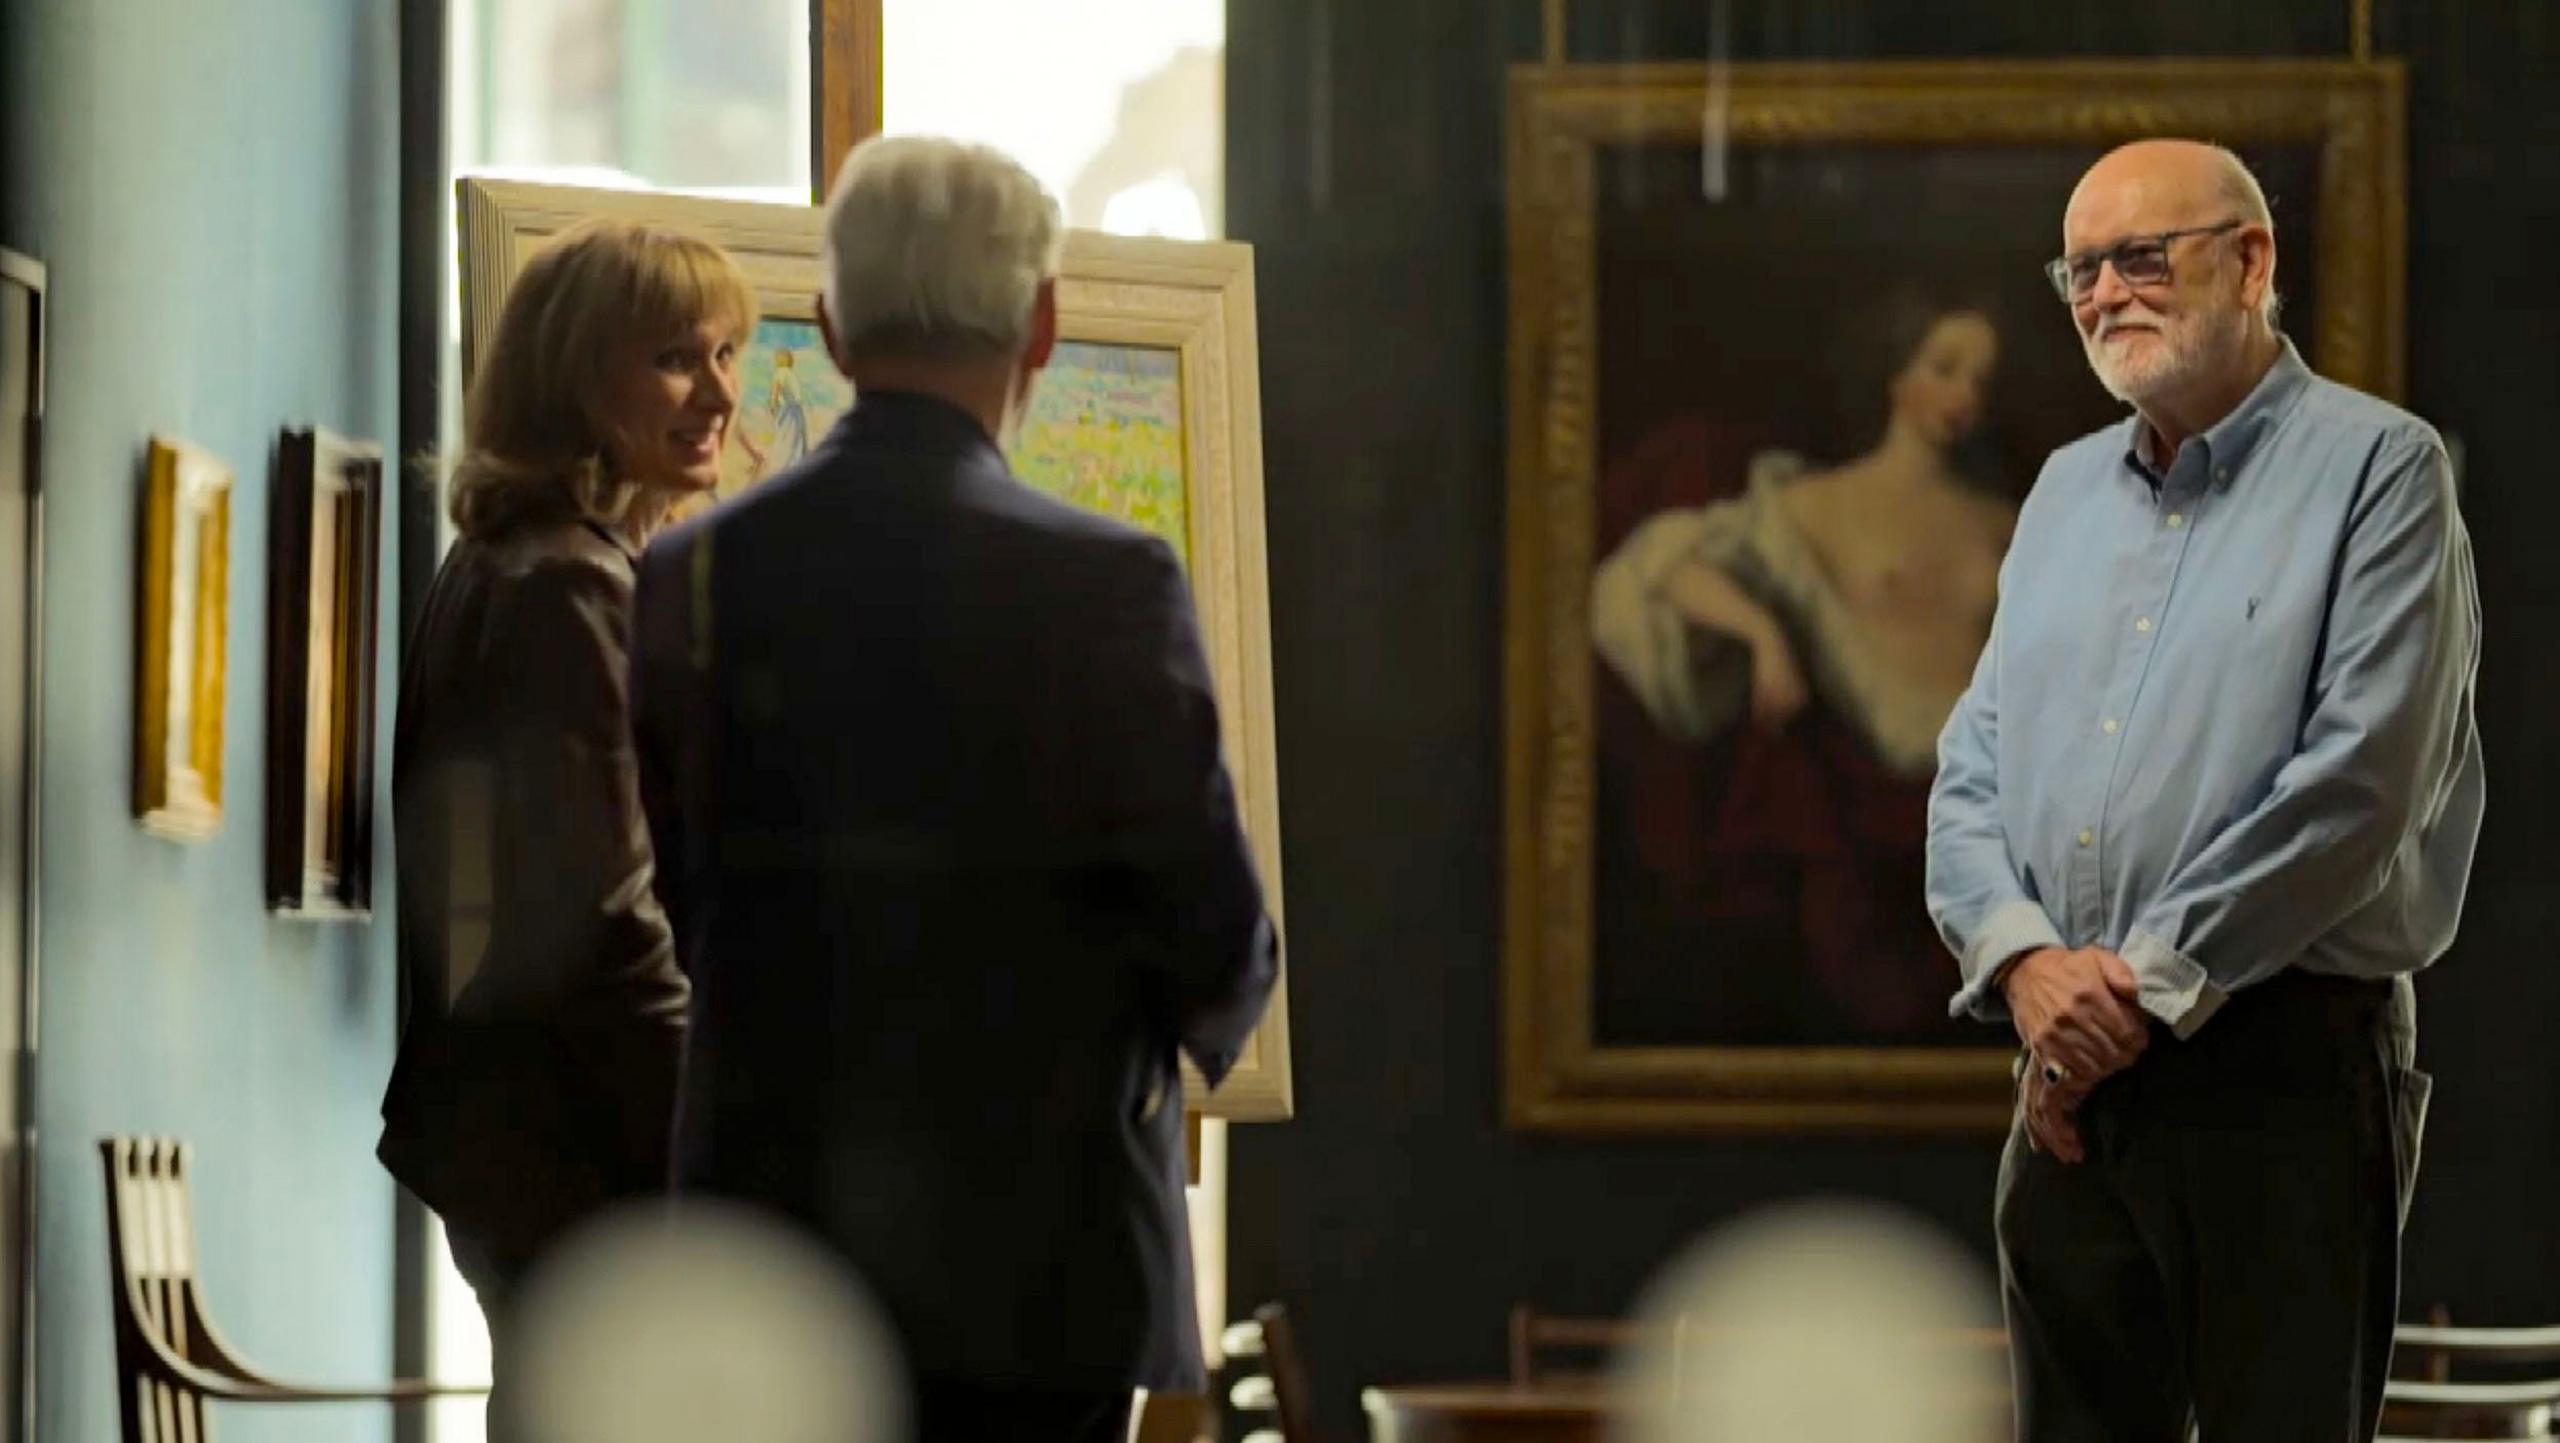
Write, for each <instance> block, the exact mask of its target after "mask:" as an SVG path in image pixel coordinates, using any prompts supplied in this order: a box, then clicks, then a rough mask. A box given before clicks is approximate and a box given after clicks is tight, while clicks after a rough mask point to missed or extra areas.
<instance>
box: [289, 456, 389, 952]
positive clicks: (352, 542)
mask: <svg viewBox="0 0 2560 1443" xmlns="http://www.w3.org/2000/svg"><path fill="white" fill-rule="evenodd" d="M276 458H277V461H276V486H275V502H274V515H273V519H272V521H271V522H270V528H269V531H268V543H267V545H268V568H267V588H268V590H267V597H268V600H267V869H266V870H267V905H268V906H270V907H272V908H274V909H275V910H277V911H279V912H284V913H288V914H292V915H296V916H304V917H315V918H320V917H362V916H364V915H365V914H366V910H367V908H368V907H369V906H370V905H371V899H372V888H373V880H372V879H373V761H374V757H373V730H374V669H375V668H374V627H375V623H376V619H377V615H378V610H379V606H380V601H379V598H380V592H381V556H380V553H381V536H382V520H381V518H382V448H381V447H379V446H375V445H372V444H369V443H366V442H360V441H350V440H347V439H346V438H344V437H341V436H337V435H334V434H332V433H330V432H328V431H326V430H323V429H321V428H318V427H311V428H308V429H303V430H290V431H287V432H285V433H284V435H283V437H282V439H281V440H280V442H279V443H278V445H277V449H276Z"/></svg>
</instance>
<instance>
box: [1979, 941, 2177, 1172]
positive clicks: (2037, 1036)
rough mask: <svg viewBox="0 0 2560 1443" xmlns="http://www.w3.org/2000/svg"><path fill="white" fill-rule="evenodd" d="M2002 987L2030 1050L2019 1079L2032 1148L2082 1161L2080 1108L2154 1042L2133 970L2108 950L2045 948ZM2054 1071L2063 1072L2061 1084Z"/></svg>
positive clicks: (2014, 967)
mask: <svg viewBox="0 0 2560 1443" xmlns="http://www.w3.org/2000/svg"><path fill="white" fill-rule="evenodd" d="M2000 990H2001V991H2002V992H2003V993H2005V994H2007V996H2008V999H2009V1016H2010V1017H2011V1018H2012V1019H2013V1020H2014V1021H2015V1022H2016V1024H2017V1028H2018V1037H2019V1040H2020V1041H2023V1042H2024V1043H2026V1045H2027V1051H2028V1053H2029V1056H2028V1059H2027V1070H2026V1076H2025V1078H2024V1079H2022V1080H2021V1082H2020V1086H2021V1087H2022V1088H2023V1089H2024V1096H2025V1101H2026V1109H2025V1110H2026V1119H2027V1142H2028V1145H2029V1146H2031V1147H2034V1148H2037V1149H2038V1150H2040V1151H2043V1152H2049V1153H2051V1154H2053V1155H2054V1156H2055V1157H2056V1158H2058V1159H2060V1160H2061V1161H2063V1162H2067V1163H2076V1162H2079V1161H2080V1160H2081V1159H2082V1158H2083V1157H2084V1156H2085V1155H2086V1154H2085V1153H2084V1151H2083V1150H2082V1148H2081V1144H2080V1123H2079V1112H2080V1104H2081V1103H2083V1102H2085V1101H2087V1100H2088V1097H2089V1093H2090V1091H2091V1090H2092V1089H2094V1088H2096V1087H2097V1085H2098V1084H2099V1083H2101V1082H2104V1081H2106V1080H2107V1079H2108V1078H2110V1077H2113V1076H2114V1075H2116V1074H2117V1073H2119V1072H2122V1071H2124V1070H2125V1069H2126V1068H2128V1067H2131V1066H2132V1065H2133V1060H2134V1059H2135V1058H2137V1057H2140V1056H2141V1055H2142V1049H2143V1048H2144V1047H2145V1046H2146V1045H2148V1044H2149V1043H2150V1041H2151V1024H2150V1021H2149V1018H2148V1017H2147V1016H2146V1014H2145V1013H2144V1012H2143V1010H2142V1008H2141V1007H2140V1005H2138V1004H2137V1003H2136V1002H2135V1000H2134V998H2135V995H2136V991H2137V987H2136V983H2135V980H2134V975H2133V969H2132V968H2131V967H2130V966H2128V965H2126V963H2125V960H2124V959H2123V958H2122V957H2119V956H2117V955H2116V954H2115V953H2113V952H2110V951H2108V950H2106V949H2105V948H2103V947H2082V948H2077V949H2070V948H2062V947H2039V948H2037V949H2036V950H2035V951H2033V952H2029V953H2027V954H2025V955H2024V956H2022V957H2020V958H2019V959H2018V960H2017V961H2016V962H2014V963H2012V964H2011V965H2010V967H2009V970H2008V971H2007V972H2006V973H2004V974H2002V976H2001V978H2000ZM2048 1068H2055V1069H2058V1070H2059V1071H2060V1073H2061V1078H2060V1080H2059V1081H2055V1080H2053V1079H2052V1078H2051V1077H2049V1076H2048V1075H2047V1069H2048Z"/></svg>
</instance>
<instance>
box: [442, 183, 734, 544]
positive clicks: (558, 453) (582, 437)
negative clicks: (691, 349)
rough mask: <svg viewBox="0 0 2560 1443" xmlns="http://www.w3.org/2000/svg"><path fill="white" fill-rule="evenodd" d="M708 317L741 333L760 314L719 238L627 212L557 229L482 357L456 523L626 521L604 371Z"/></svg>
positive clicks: (458, 466)
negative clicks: (611, 447) (606, 414)
mask: <svg viewBox="0 0 2560 1443" xmlns="http://www.w3.org/2000/svg"><path fill="white" fill-rule="evenodd" d="M706 321H710V322H715V323H716V322H721V321H728V322H733V323H735V325H736V327H737V332H738V337H739V340H740V341H741V343H743V342H744V341H745V339H746V337H747V335H748V334H749V333H750V332H751V331H753V330H754V328H755V323H756V299H755V291H754V289H753V288H752V287H750V286H749V285H748V284H747V278H746V276H745V275H744V274H743V273H742V272H740V271H739V269H738V264H737V262H736V261H734V260H731V259H730V258H729V253H728V252H726V251H724V250H722V249H721V248H720V247H718V246H716V245H713V244H712V243H711V242H709V241H706V240H701V239H697V238H696V237H693V236H689V235H682V234H679V233H677V232H674V231H668V230H662V229H659V228H657V227H654V226H646V225H637V224H634V223H632V222H629V221H616V220H589V221H583V222H580V223H579V224H577V225H575V226H572V227H570V228H569V229H567V230H565V231H563V232H561V233H560V235H559V236H558V237H556V238H555V239H553V240H552V241H551V243H550V244H548V245H546V246H544V247H543V248H542V249H541V250H540V251H539V252H537V253H536V254H535V255H534V257H533V259H531V260H529V261H527V262H526V263H525V267H524V270H523V271H522V272H521V273H520V274H518V275H517V276H516V279H515V285H514V286H513V287H512V288H511V289H510V290H509V291H508V292H507V301H506V305H505V306H504V307H503V308H502V309H501V310H500V311H499V313H498V325H497V329H496V330H495V331H494V332H492V333H491V335H490V337H489V343H488V347H487V349H486V350H485V351H484V352H483V353H482V354H481V355H480V356H479V357H477V358H476V363H475V368H474V374H473V376H472V378H471V390H470V392H469V394H468V395H467V396H466V397H465V398H464V401H463V410H462V459H461V460H460V461H458V462H456V463H455V465H454V468H453V481H452V492H451V496H450V498H449V502H448V504H449V505H450V507H451V509H452V513H453V524H454V525H455V526H456V527H458V528H460V530H461V531H462V534H463V535H465V536H487V535H490V534H492V533H494V532H497V531H501V530H504V529H505V528H507V527H509V526H511V525H514V524H516V523H517V522H519V521H523V520H527V519H531V518H534V517H549V516H584V517H588V518H591V519H593V520H596V521H601V522H603V523H605V524H607V525H614V524H618V523H619V522H621V521H622V520H623V519H624V518H625V517H626V516H628V515H629V514H630V512H631V510H632V507H633V504H634V503H635V501H637V500H638V499H639V493H640V488H639V487H638V486H637V485H635V484H634V483H633V482H631V481H630V480H629V479H628V478H625V477H620V476H616V475H615V474H613V469H612V463H611V460H610V453H609V451H608V450H607V447H606V441H607V440H608V437H607V435H606V422H605V421H603V420H602V419H601V418H602V414H603V393H604V386H605V380H606V370H607V367H608V366H609V365H610V364H611V362H612V361H613V359H614V358H615V357H617V356H621V355H626V354H628V353H629V350H630V348H631V347H632V346H633V345H634V344H640V345H649V344H654V343H655V342H657V341H658V340H659V339H660V338H662V337H675V336H680V335H683V334H684V333H685V332H687V331H689V330H691V329H692V328H693V327H695V326H699V325H701V324H703V323H704V322H706Z"/></svg>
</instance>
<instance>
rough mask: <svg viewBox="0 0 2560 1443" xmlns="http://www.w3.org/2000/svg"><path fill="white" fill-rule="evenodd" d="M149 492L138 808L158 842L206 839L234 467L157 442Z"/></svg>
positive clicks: (225, 626)
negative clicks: (162, 838)
mask: <svg viewBox="0 0 2560 1443" xmlns="http://www.w3.org/2000/svg"><path fill="white" fill-rule="evenodd" d="M145 484H146V489H145V495H144V504H143V522H142V610H141V614H140V624H141V627H140V629H141V633H142V635H141V643H142V645H141V663H140V672H139V675H138V676H137V678H136V684H135V696H136V698H137V706H138V712H137V715H136V717H135V723H134V748H133V810H134V815H135V816H136V817H138V818H139V819H140V820H141V822H142V827H143V830H145V831H147V832H150V833H152V834H153V835H155V836H162V837H169V838H172V839H174V840H178V841H198V840H201V839H203V838H205V837H209V836H211V835H213V832H214V829H215V828H216V827H218V826H219V825H221V822H222V719H223V690H224V687H223V683H224V679H225V677H226V675H227V673H228V671H229V665H228V663H229V648H228V644H227V641H228V637H229V635H230V630H231V625H230V603H231V468H230V467H228V466H226V465H224V464H223V463H222V462H221V460H219V459H218V458H216V457H214V456H213V455H211V454H210V453H208V452H206V451H203V450H201V449H199V448H197V447H194V446H190V445H188V444H186V443H185V442H182V441H172V440H169V439H166V438H164V437H159V436H155V437H153V438H152V439H151V453H150V465H149V468H148V479H147V481H146V483H145Z"/></svg>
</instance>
